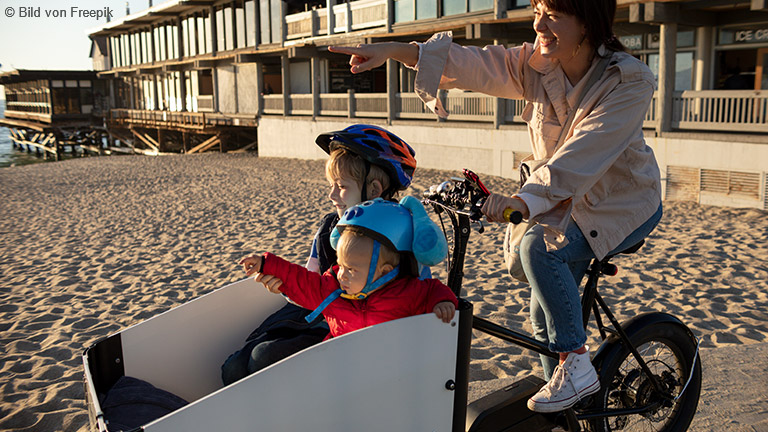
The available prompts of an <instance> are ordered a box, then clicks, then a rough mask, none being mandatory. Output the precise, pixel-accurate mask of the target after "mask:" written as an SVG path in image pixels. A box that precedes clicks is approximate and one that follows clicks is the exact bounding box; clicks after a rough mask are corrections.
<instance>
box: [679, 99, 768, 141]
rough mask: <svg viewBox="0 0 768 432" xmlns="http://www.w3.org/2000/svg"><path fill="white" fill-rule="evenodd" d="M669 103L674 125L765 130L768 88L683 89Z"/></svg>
mask: <svg viewBox="0 0 768 432" xmlns="http://www.w3.org/2000/svg"><path fill="white" fill-rule="evenodd" d="M672 103H673V108H672V112H673V117H672V127H673V128H675V129H685V130H691V129H694V130H724V129H725V130H729V131H739V132H768V91H759V90H754V91H745V90H707V91H684V92H680V93H675V95H674V97H673V100H672Z"/></svg>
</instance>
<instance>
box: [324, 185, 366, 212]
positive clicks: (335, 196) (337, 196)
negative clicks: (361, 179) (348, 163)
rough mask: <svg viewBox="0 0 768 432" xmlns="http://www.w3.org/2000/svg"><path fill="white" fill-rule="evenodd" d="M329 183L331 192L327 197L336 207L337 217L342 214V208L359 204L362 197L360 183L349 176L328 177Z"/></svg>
mask: <svg viewBox="0 0 768 432" xmlns="http://www.w3.org/2000/svg"><path fill="white" fill-rule="evenodd" d="M328 181H329V182H330V184H331V192H330V193H329V194H328V198H329V199H330V200H331V202H332V203H333V206H334V207H335V208H336V213H338V214H339V217H341V215H343V214H344V210H346V209H348V208H349V207H352V206H353V205H356V204H360V201H362V198H363V191H362V188H361V185H360V184H359V183H358V182H357V181H355V180H353V179H351V178H336V179H330V178H329V179H328Z"/></svg>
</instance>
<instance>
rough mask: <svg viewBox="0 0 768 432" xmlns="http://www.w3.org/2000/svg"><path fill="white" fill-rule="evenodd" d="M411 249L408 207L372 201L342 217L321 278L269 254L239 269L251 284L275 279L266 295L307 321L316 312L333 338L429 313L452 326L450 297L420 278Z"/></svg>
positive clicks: (446, 290) (452, 297)
mask: <svg viewBox="0 0 768 432" xmlns="http://www.w3.org/2000/svg"><path fill="white" fill-rule="evenodd" d="M419 205H420V204H419ZM417 232H418V230H417ZM416 241H417V242H419V241H420V239H418V238H417V239H416ZM413 244H414V222H413V217H412V215H411V212H410V211H409V210H408V208H406V207H405V206H403V205H400V204H397V203H393V202H389V201H385V200H382V199H376V200H373V201H366V202H365V203H362V204H359V205H356V206H353V207H350V208H349V209H347V211H346V212H344V215H343V216H342V218H341V220H339V223H338V224H337V225H336V228H335V229H334V232H333V233H332V235H331V245H332V246H333V247H334V248H335V249H336V253H337V257H338V265H336V266H334V267H332V268H331V269H330V270H328V271H327V272H326V273H325V274H323V275H320V274H318V273H315V272H312V271H308V270H307V269H306V268H304V267H301V266H298V265H295V264H291V263H289V262H287V261H285V260H283V259H282V258H279V257H277V256H275V255H272V254H269V253H266V254H264V255H261V256H260V255H250V256H247V257H245V258H243V259H242V260H241V261H240V264H241V265H242V266H243V269H244V270H245V272H246V274H247V275H249V276H250V275H252V274H254V273H257V275H256V280H257V281H259V280H260V279H261V277H262V276H263V275H272V276H277V277H278V278H279V279H281V280H282V281H283V284H282V285H279V286H277V287H274V288H273V289H270V291H272V292H282V293H283V294H285V295H287V296H288V297H289V298H290V299H291V300H293V301H294V302H296V303H297V304H299V305H301V306H303V307H305V308H307V309H314V312H313V313H312V314H310V315H309V316H308V317H307V320H312V319H314V318H315V317H316V316H317V315H318V314H320V313H322V314H323V315H324V316H325V319H326V321H328V326H329V327H330V330H331V333H330V336H332V337H336V336H339V335H342V334H345V333H349V332H351V331H355V330H358V329H361V328H364V327H368V326H371V325H375V324H379V323H382V322H385V321H391V320H394V319H398V318H405V317H408V316H413V315H420V314H424V313H429V312H434V313H435V315H437V317H438V318H440V319H441V320H443V321H444V322H450V321H451V319H453V316H454V313H455V311H456V307H457V306H458V301H457V299H456V296H455V295H454V294H453V292H451V290H450V289H449V288H448V287H447V286H445V285H444V284H442V283H441V282H440V281H438V280H436V279H427V280H420V279H418V277H417V273H416V272H417V271H418V270H417V267H418V266H417V265H416V259H415V257H414V255H413V252H412V251H413Z"/></svg>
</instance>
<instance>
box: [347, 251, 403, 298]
mask: <svg viewBox="0 0 768 432" xmlns="http://www.w3.org/2000/svg"><path fill="white" fill-rule="evenodd" d="M380 248H381V244H380V243H379V242H378V241H376V240H374V241H373V253H372V254H371V265H370V266H369V267H368V279H367V280H366V281H365V286H364V287H363V289H362V290H361V291H360V292H359V293H356V294H346V293H342V294H341V296H342V297H344V298H346V299H352V300H363V299H364V298H366V297H368V296H369V295H370V294H371V293H372V292H374V291H376V290H377V289H379V288H381V287H383V286H384V285H386V284H388V283H389V282H390V281H392V279H394V278H396V277H397V275H398V274H400V265H399V264H398V265H397V266H395V268H393V269H392V270H390V271H389V272H388V273H387V274H385V275H383V276H381V277H380V278H378V279H376V280H373V278H374V277H375V275H376V267H377V264H378V262H379V249H380Z"/></svg>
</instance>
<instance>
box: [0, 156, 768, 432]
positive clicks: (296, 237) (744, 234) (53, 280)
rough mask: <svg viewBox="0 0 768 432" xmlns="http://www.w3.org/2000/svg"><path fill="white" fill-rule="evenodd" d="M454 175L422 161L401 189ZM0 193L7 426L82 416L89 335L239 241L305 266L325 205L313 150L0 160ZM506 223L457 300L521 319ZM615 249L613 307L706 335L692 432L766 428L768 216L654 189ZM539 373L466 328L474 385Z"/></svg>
mask: <svg viewBox="0 0 768 432" xmlns="http://www.w3.org/2000/svg"><path fill="white" fill-rule="evenodd" d="M458 168H461V167H457V169H458ZM469 168H476V169H477V171H478V172H479V171H481V169H479V168H478V167H469ZM456 174H458V171H456V172H448V171H436V170H426V169H424V170H419V171H418V172H417V175H416V179H415V181H414V187H413V188H412V189H411V190H410V192H412V193H414V194H417V193H420V192H421V190H423V189H426V188H427V187H428V186H429V185H431V184H435V183H439V182H441V181H443V180H445V179H447V178H449V177H450V176H451V175H456ZM484 179H485V181H486V185H487V186H488V187H489V188H490V189H491V190H496V191H503V190H507V191H513V190H515V187H516V184H515V182H513V181H511V180H507V179H501V178H497V177H492V176H484ZM0 199H2V201H0V233H1V235H2V245H1V246H0V269H2V280H1V281H0V347H1V349H2V354H1V355H0V393H1V394H2V404H0V430H10V431H54V430H57V431H58V430H64V431H85V430H87V428H88V414H87V410H86V406H85V398H84V392H83V384H82V380H83V367H82V363H81V355H82V353H83V350H84V349H85V348H86V347H87V346H90V345H91V344H93V343H94V342H95V341H96V340H98V339H99V338H102V337H104V336H106V335H108V334H111V333H115V332H118V331H120V330H121V329H124V328H125V327H127V326H130V325H133V324H136V323H139V322H141V321H143V320H146V319H148V318H150V317H152V316H154V315H156V314H158V313H160V312H163V311H166V310H168V309H170V308H172V307H175V306H178V305H181V304H183V303H184V302H186V301H189V300H191V299H193V298H195V297H198V296H200V295H201V294H204V293H207V292H210V291H211V290H213V289H216V288H218V287H221V286H224V285H226V284H228V283H231V282H234V281H237V280H240V279H242V277H243V274H242V273H241V271H240V269H239V268H238V267H237V265H236V262H237V260H238V259H239V258H240V257H241V256H243V255H244V254H246V253H250V252H254V251H259V252H261V251H271V252H275V253H278V254H280V255H282V256H283V257H285V258H287V259H289V260H291V261H294V262H298V263H303V262H304V261H305V257H306V255H307V253H308V250H309V246H310V242H311V239H312V236H313V235H314V232H315V230H316V229H317V223H318V221H319V218H320V216H321V215H322V214H324V213H325V212H327V211H330V206H329V201H328V199H327V182H326V180H325V178H324V170H323V161H304V160H294V159H273V158H258V157H256V156H255V155H251V154H228V155H222V154H204V155H195V156H191V155H190V156H178V155H177V156H161V157H142V156H119V157H104V158H85V159H75V160H68V161H64V162H56V163H45V164H36V165H29V166H21V167H10V168H3V169H0ZM502 233H503V227H502V226H501V225H486V230H485V233H484V234H482V235H478V234H477V231H474V232H473V234H472V239H471V244H470V247H469V251H468V255H467V260H466V267H465V268H466V276H465V284H464V288H465V293H466V298H467V299H468V300H470V301H472V302H473V303H474V310H475V314H477V315H480V316H483V317H487V318H489V319H491V320H494V321H497V322H499V323H500V324H503V325H506V326H510V327H512V328H517V329H522V330H523V331H524V332H530V322H529V319H528V299H529V288H528V287H527V286H525V285H522V284H515V283H513V282H512V279H511V278H510V277H509V276H507V275H505V272H504V271H503V270H502V265H503V264H502V256H501V243H502ZM616 263H617V264H618V265H619V267H620V271H619V274H618V275H617V276H615V277H612V278H609V279H606V281H605V283H604V284H603V285H602V289H601V292H602V295H603V296H604V298H605V299H606V301H607V302H608V303H609V304H610V305H612V307H613V311H614V313H615V314H616V315H617V316H618V317H619V319H627V318H629V317H632V316H634V315H636V314H638V313H641V312H645V311H651V310H659V311H667V312H670V313H672V314H674V315H677V316H678V317H680V318H681V319H682V320H683V321H684V322H685V323H687V324H688V325H689V326H690V327H691V329H692V330H693V331H694V333H696V335H698V336H699V337H701V338H702V340H703V343H702V347H703V351H702V359H703V364H704V379H703V381H704V382H703V391H702V397H701V402H700V405H699V414H697V417H696V418H695V419H694V424H693V427H692V428H691V430H695V431H722V430H734V431H768V402H767V400H768V390H767V389H768V367H766V366H765V365H766V354H768V214H766V212H764V211H760V210H754V209H731V208H720V207H707V206H699V205H695V204H691V203H674V202H671V203H665V212H664V217H663V219H662V221H661V224H660V226H659V227H658V228H657V229H656V231H655V232H654V233H653V234H652V235H651V237H650V238H649V241H648V243H647V245H646V246H645V247H644V248H643V249H642V251H641V252H639V253H637V254H634V255H631V256H626V257H622V258H620V259H618V260H617V261H616ZM434 273H435V275H436V276H437V277H439V278H442V279H444V278H445V276H446V274H447V273H446V270H445V266H441V267H437V268H435V270H434ZM596 336H597V334H596V332H595V331H594V330H593V329H592V328H591V334H590V337H591V340H592V341H594V340H595V339H594V338H595V337H596ZM540 372H541V366H540V364H539V361H538V355H536V356H534V355H532V354H530V353H529V352H524V351H523V350H522V349H520V348H518V347H515V346H510V345H509V344H507V343H505V342H501V341H499V340H497V339H494V338H492V337H490V336H487V335H483V334H480V333H477V332H476V333H475V339H474V342H473V348H472V363H471V380H470V381H471V385H470V390H471V394H470V399H476V398H478V397H480V396H482V395H483V394H485V393H487V392H489V391H491V390H493V389H495V388H499V387H501V386H502V385H504V383H508V382H511V381H513V380H514V379H516V378H519V377H522V376H525V375H527V374H530V373H535V374H539V373H540Z"/></svg>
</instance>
